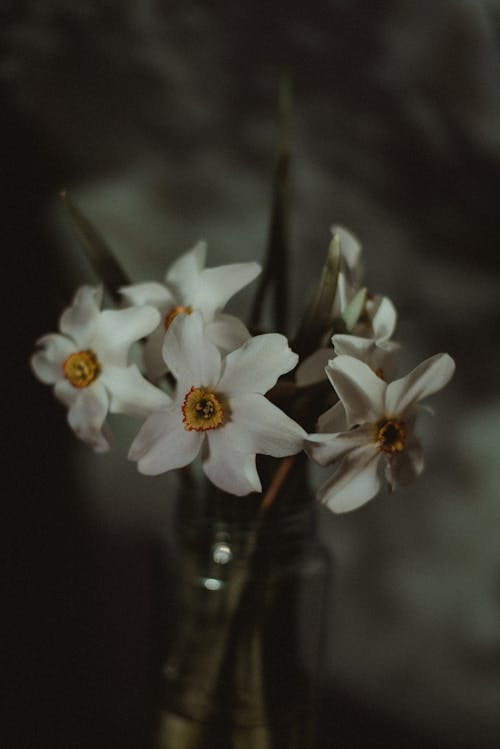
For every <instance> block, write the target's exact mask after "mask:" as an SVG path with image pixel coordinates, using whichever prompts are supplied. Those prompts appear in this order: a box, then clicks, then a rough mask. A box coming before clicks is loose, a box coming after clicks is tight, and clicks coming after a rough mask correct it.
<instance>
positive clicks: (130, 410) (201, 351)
mask: <svg viewBox="0 0 500 749" xmlns="http://www.w3.org/2000/svg"><path fill="white" fill-rule="evenodd" d="M334 231H335V232H336V234H337V235H338V236H339V238H340V242H341V248H342V257H341V265H340V270H339V274H338V282H337V286H336V292H335V298H334V299H332V300H331V301H332V310H334V317H335V318H336V319H338V320H343V319H344V320H346V319H348V315H347V311H348V310H349V309H351V310H352V306H353V304H354V305H356V304H358V303H359V301H360V300H361V304H360V305H358V306H359V314H356V316H355V318H352V315H351V318H349V319H350V325H349V326H346V325H344V329H343V331H344V332H342V333H338V332H335V331H332V332H334V335H333V336H332V338H331V343H332V347H320V348H318V350H317V351H315V352H314V353H313V354H312V355H311V356H310V357H308V358H307V359H306V360H305V361H303V362H301V364H300V366H299V367H298V369H297V371H296V385H295V391H297V390H300V391H302V393H303V392H304V391H306V390H307V389H308V388H310V389H311V391H312V390H314V387H315V386H316V385H317V383H318V382H320V381H321V380H322V379H326V377H328V379H329V380H330V382H331V384H332V386H333V388H334V390H335V393H336V396H337V397H338V401H337V402H336V403H335V404H334V405H333V406H331V407H330V408H329V409H327V410H326V411H325V413H323V414H322V416H320V418H319V420H318V426H317V429H318V432H317V433H314V434H307V433H306V431H305V430H304V428H303V427H302V426H301V425H300V424H299V423H297V421H296V420H294V419H292V418H290V416H288V415H287V414H286V413H285V412H284V411H283V410H281V409H280V408H278V407H277V406H276V405H274V404H273V403H272V402H271V400H269V399H268V398H267V397H266V395H265V394H266V393H267V392H268V391H269V390H271V389H272V388H273V387H274V386H275V385H276V383H277V382H278V380H279V378H280V377H281V376H282V375H285V374H287V373H291V372H292V370H293V369H294V368H295V367H296V366H297V364H298V356H297V354H295V353H294V352H293V351H292V350H291V349H290V347H289V345H288V341H287V339H286V338H285V337H284V336H283V335H280V334H277V333H263V334H261V335H256V336H252V335H251V334H250V332H249V331H248V330H247V328H246V326H245V325H244V324H243V323H242V322H241V320H240V319H239V318H237V317H234V316H232V315H228V314H226V313H224V312H223V309H224V307H225V305H226V303H227V302H228V301H229V299H230V298H231V297H232V296H233V295H234V294H236V293H237V292H238V291H240V290H241V289H242V288H243V287H245V286H247V285H248V284H249V283H250V282H251V281H253V280H254V279H255V278H256V277H257V275H258V274H259V272H260V266H259V265H258V264H257V263H236V264H230V265H225V266H220V267H217V268H205V256H206V246H205V244H204V243H203V242H200V243H198V244H197V245H196V246H195V247H194V248H193V249H192V250H190V251H189V252H187V253H185V254H184V255H183V256H181V257H180V258H179V259H178V260H177V261H176V262H175V263H174V264H173V265H172V266H171V267H170V269H169V270H168V271H167V273H166V276H165V281H164V283H163V284H160V283H157V282H145V283H139V284H134V285H129V286H124V287H122V288H121V289H120V293H121V294H122V297H123V299H124V303H125V304H128V305H130V306H128V307H124V308H123V309H118V310H104V311H101V297H102V290H101V288H100V287H97V288H94V287H90V286H83V287H81V288H80V289H79V290H78V292H77V294H76V296H75V298H74V300H73V303H72V305H71V306H70V307H68V308H67V309H66V310H65V311H64V313H63V314H62V316H61V319H60V324H59V329H60V333H50V334H48V335H45V336H43V337H42V338H40V339H39V340H38V341H37V344H38V350H37V351H36V353H35V354H34V355H33V357H32V359H31V365H32V369H33V371H34V373H35V375H36V376H37V377H38V378H39V379H40V380H41V381H42V382H44V383H46V384H50V385H53V386H54V393H55V395H56V397H57V398H58V399H59V400H60V401H62V402H63V403H64V405H65V406H66V407H67V409H68V422H69V424H70V426H71V428H72V429H73V430H74V432H75V433H76V434H77V436H78V437H80V438H81V439H82V440H84V441H85V442H87V443H88V444H90V445H91V446H92V447H93V448H94V449H95V450H96V451H99V452H104V451H106V450H108V449H109V447H110V430H109V426H108V424H107V422H106V417H107V414H108V412H110V413H118V412H120V413H125V414H129V415H132V416H143V417H145V421H144V423H143V425H142V427H141V428H140V430H139V432H138V434H137V436H136V437H135V439H134V441H133V443H132V445H131V447H130V452H129V458H130V459H131V460H134V461H137V466H138V469H139V471H141V472H142V473H144V474H149V475H157V474H160V473H164V472H166V471H170V470H173V469H176V468H182V467H184V466H187V465H189V464H190V463H191V462H192V461H193V460H195V458H196V457H197V456H198V455H199V454H201V462H202V467H203V471H204V472H205V474H206V476H207V477H208V478H209V479H210V481H211V482H212V483H213V484H215V486H217V487H218V488H220V489H222V490H223V491H226V492H228V493H230V494H234V495H236V496H242V495H246V494H249V493H250V492H260V491H262V485H261V481H260V478H259V475H258V473H257V469H256V462H255V460H256V455H257V454H264V455H269V456H273V457H275V458H282V457H286V456H290V455H296V454H297V453H299V452H301V451H302V450H305V452H306V453H307V455H308V456H309V457H310V458H311V459H312V460H314V461H316V462H317V463H319V464H321V465H329V464H333V465H334V466H335V468H336V470H335V472H334V473H333V475H332V476H331V477H330V478H329V479H328V481H327V482H326V483H325V484H324V486H322V487H321V489H320V491H319V498H320V499H321V500H322V501H324V502H326V503H327V504H328V506H329V507H330V508H331V509H332V510H334V511H336V512H345V511H347V510H351V509H354V508H356V507H359V506H360V505H362V504H364V503H365V502H367V501H368V500H369V499H371V498H372V497H374V496H375V495H376V494H377V492H378V491H379V489H380V486H381V478H380V470H381V469H380V465H381V463H382V462H383V463H385V476H386V478H387V481H388V482H389V484H390V485H391V486H393V487H394V486H396V485H398V484H404V483H407V482H408V481H410V480H412V479H413V478H414V477H416V476H417V475H418V474H419V473H420V472H421V470H422V468H423V458H422V450H421V447H420V445H419V443H418V442H417V440H416V438H415V436H414V434H413V427H414V423H415V418H416V415H417V413H418V410H419V408H422V407H421V406H419V405H418V403H419V401H420V400H422V398H424V397H426V396H428V395H431V394H433V393H435V392H436V391H437V390H439V389H440V388H442V387H443V386H444V385H445V384H446V383H447V382H448V380H449V379H450V378H451V376H452V374H453V370H454V364H453V360H452V359H451V358H450V357H449V356H448V355H447V354H438V355H437V356H434V357H432V358H430V359H428V360H426V361H424V362H423V363H422V364H420V365H419V366H418V367H417V368H416V369H415V370H413V372H411V373H410V374H409V375H407V376H406V377H403V378H401V379H394V376H395V372H396V362H395V356H396V353H397V350H398V345H397V344H396V343H394V342H392V341H391V340H390V338H391V336H392V334H393V332H394V329H395V326H396V311H395V309H394V305H393V304H392V303H391V302H390V301H389V300H388V299H387V298H385V297H377V296H374V297H372V296H371V295H369V294H367V293H366V290H365V289H363V288H362V287H361V286H360V284H361V278H362V268H361V261H360V258H361V248H360V245H359V243H358V242H357V240H356V239H355V238H354V237H353V235H352V234H350V233H349V232H347V231H346V230H345V229H342V228H341V227H334ZM346 327H347V328H348V329H347V332H346ZM139 341H141V343H143V344H144V345H143V360H144V373H141V371H140V370H139V368H138V366H137V365H136V364H131V363H129V349H130V347H131V345H132V344H134V343H136V342H139ZM166 373H169V375H168V379H169V381H170V382H172V381H173V382H174V384H173V386H172V387H171V388H170V390H169V392H166V389H165V388H163V389H162V387H160V385H161V381H165V375H166ZM292 398H293V395H292Z"/></svg>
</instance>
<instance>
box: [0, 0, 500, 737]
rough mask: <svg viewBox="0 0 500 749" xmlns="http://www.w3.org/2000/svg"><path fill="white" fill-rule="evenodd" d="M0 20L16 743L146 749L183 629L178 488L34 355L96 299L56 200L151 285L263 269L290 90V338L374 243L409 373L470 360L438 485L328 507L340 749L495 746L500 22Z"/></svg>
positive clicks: (120, 424)
mask: <svg viewBox="0 0 500 749" xmlns="http://www.w3.org/2000/svg"><path fill="white" fill-rule="evenodd" d="M0 7H1V10H2V24H1V27H0V28H1V31H0V35H1V39H2V48H3V53H2V58H1V67H0V81H1V86H2V98H3V104H2V126H3V128H4V132H3V134H2V135H3V137H2V147H3V151H4V154H3V158H2V163H3V164H4V165H5V168H3V177H4V187H5V196H6V197H5V199H4V201H3V205H2V208H3V209H4V213H5V215H4V218H3V220H2V226H3V228H4V230H5V239H4V242H3V245H4V250H3V257H4V259H5V260H6V261H7V266H6V269H5V271H4V274H5V275H4V279H5V280H4V283H5V284H6V285H7V287H8V288H7V326H6V327H7V331H6V333H7V342H6V343H5V344H4V345H5V347H6V348H5V353H6V354H7V358H8V361H9V367H8V368H7V370H6V372H5V373H6V374H7V375H9V374H10V375H11V376H9V377H8V387H7V390H6V394H7V396H8V397H7V399H6V400H7V409H6V412H7V415H6V424H7V430H6V431H7V434H8V438H7V442H8V447H10V448H11V455H10V457H9V459H8V461H7V464H8V465H7V468H8V469H12V471H11V473H10V474H9V473H8V474H7V475H8V477H9V478H10V479H11V482H10V484H9V486H8V489H7V491H6V492H5V507H4V509H5V522H4V523H3V528H4V529H5V531H6V546H5V549H6V554H5V565H4V569H5V571H6V579H7V584H8V589H7V601H8V606H7V614H6V615H5V617H4V619H5V623H6V625H7V630H6V632H7V635H6V637H4V638H3V639H4V643H5V651H6V652H5V655H6V661H5V663H6V668H5V669H4V671H3V673H4V674H5V675H6V687H7V690H6V694H7V699H6V700H5V701H4V706H5V707H6V714H5V718H6V719H5V720H4V721H3V726H4V727H5V730H6V732H7V738H6V743H4V744H3V745H5V746H6V747H18V746H19V747H21V746H23V747H24V746H29V747H32V746H37V747H42V746H51V747H52V748H54V747H59V746H61V747H89V749H90V748H91V747H92V748H94V747H101V746H102V747H105V746H106V747H109V746H120V747H129V746H130V747H135V748H136V749H137V747H139V746H145V747H146V746H147V745H148V744H147V740H146V738H145V737H146V735H147V730H148V726H149V724H150V721H151V716H152V701H153V694H154V688H153V686H152V683H153V681H154V679H153V677H152V674H153V671H154V665H155V664H156V663H157V656H158V652H159V650H161V645H159V644H158V643H160V642H161V641H164V640H165V637H167V635H168V631H169V630H168V628H169V626H170V625H169V610H170V609H169V600H168V599H169V596H170V595H172V594H171V592H170V591H169V585H168V579H169V574H171V568H172V565H173V564H175V561H173V560H172V558H171V552H170V549H171V541H172V539H171V533H172V530H171V521H172V507H173V500H174V494H175V486H174V485H173V484H172V482H171V480H170V479H169V478H168V477H158V478H155V479H151V478H146V477H141V476H139V475H138V474H137V473H136V469H135V465H132V464H129V463H128V462H127V460H126V453H127V448H128V444H129V442H130V439H131V437H132V436H133V435H134V434H135V432H136V430H137V428H138V426H139V424H138V423H135V424H129V423H128V421H127V420H125V419H120V418H116V419H115V420H114V421H113V426H114V428H115V433H116V448H115V451H114V452H113V454H112V455H110V456H107V457H103V456H95V455H94V454H92V453H91V452H90V451H88V450H87V448H86V447H85V446H83V445H80V444H78V443H77V442H76V440H74V439H73V438H72V436H71V434H70V432H69V431H68V430H67V429H66V426H65V423H64V413H63V411H62V409H61V408H60V407H58V406H57V405H55V404H54V403H53V402H52V396H51V394H50V392H49V390H48V389H47V388H43V387H42V386H41V385H40V384H39V383H37V382H35V380H34V379H33V378H32V377H31V375H30V373H29V371H28V368H27V360H28V357H29V354H30V352H31V350H32V347H33V342H34V340H35V339H36V338H37V337H38V336H39V335H41V334H43V333H45V332H47V331H49V330H54V329H55V327H56V324H57V319H58V316H59V314H60V311H61V309H62V307H63V306H65V305H66V304H67V303H68V302H69V300H70V299H71V296H72V294H73V292H74V289H75V288H76V287H77V286H78V285H80V284H81V283H83V282H95V280H96V279H95V277H94V276H93V274H92V271H91V269H90V267H89V266H88V265H87V263H86V261H85V260H84V258H83V257H82V255H81V252H80V250H79V248H78V246H77V245H76V243H75V241H74V239H73V238H72V237H71V235H70V233H69V231H68V228H67V225H66V223H65V219H64V216H63V214H62V210H61V208H60V206H59V204H58V200H57V192H58V190H59V189H60V188H61V187H67V188H68V189H70V190H71V192H72V194H73V197H74V198H75V199H76V200H77V201H78V202H79V204H80V205H81V207H82V208H83V209H84V210H85V211H86V213H87V214H88V215H89V216H90V217H91V218H92V220H93V221H94V223H95V224H96V225H97V226H98V227H99V229H100V230H101V231H102V233H103V234H104V235H105V236H106V238H107V239H108V241H109V243H110V244H111V246H112V247H113V249H114V251H115V252H116V254H117V256H118V257H119V258H120V260H121V262H122V264H123V265H124V267H125V268H126V269H127V271H128V272H129V273H130V275H131V276H132V277H133V278H134V279H136V280H145V279H148V278H152V277H156V278H159V277H160V275H161V274H162V273H163V272H164V270H165V269H166V267H167V265H168V264H169V263H170V262H171V260H172V259H173V258H175V257H176V256H178V255H179V254H180V253H181V252H184V251H185V250H187V249H188V248H189V247H190V246H191V245H192V244H194V242H195V241H197V240H198V239H199V238H205V239H206V240H207V241H208V246H209V263H210V264H214V265H215V264H219V263H224V262H232V261H238V260H253V259H257V260H259V259H262V257H263V252H264V247H265V242H266V236H267V229H268V219H269V207H270V196H271V175H272V160H273V146H274V139H275V124H276V103H277V91H278V81H279V77H280V74H281V72H282V71H287V72H288V74H289V76H290V79H291V81H292V88H293V118H292V133H291V146H292V157H293V163H292V180H293V183H292V184H293V189H292V201H291V227H290V241H291V251H292V267H291V278H290V286H291V298H292V308H291V314H290V333H292V332H293V328H294V325H293V322H294V321H297V320H298V316H299V314H300V310H301V308H302V304H303V299H304V296H305V295H306V294H307V293H308V291H309V290H310V288H311V286H312V284H313V283H314V281H315V279H316V277H317V274H318V272H319V270H320V266H321V262H322V259H323V257H324V253H325V250H326V247H327V245H328V241H329V236H330V234H329V227H330V225H331V224H332V223H333V222H335V223H342V224H344V225H346V226H348V227H350V228H351V230H352V231H354V232H355V233H356V234H357V235H358V236H359V237H360V239H361V240H362V242H363V246H364V259H365V264H366V268H367V271H366V280H367V283H368V284H369V286H370V288H372V289H373V290H374V291H376V292H382V293H384V294H387V295H388V296H390V297H391V298H392V299H393V301H394V302H395V304H396V306H397V308H398V310H399V324H398V329H397V333H396V338H397V340H399V341H400V342H401V343H402V344H403V345H404V357H403V369H404V370H408V369H410V368H412V367H413V366H415V365H416V364H417V363H418V362H419V361H420V360H421V359H423V358H425V357H427V356H430V355H432V354H434V353H437V352H439V351H448V352H449V353H450V354H451V355H452V356H453V357H454V358H455V360H456V363H457V372H456V375H455V378H454V380H453V381H452V383H451V385H450V386H449V387H448V388H447V390H446V391H444V392H443V393H442V394H441V395H440V396H438V398H436V402H435V404H434V405H435V409H436V415H435V416H434V417H433V418H431V417H429V418H427V419H426V418H425V417H424V418H423V419H422V423H421V425H420V433H421V436H422V439H423V441H424V443H425V448H426V455H427V468H426V471H425V473H424V474H423V476H422V478H421V480H420V481H419V482H418V484H416V485H415V486H413V487H410V488H408V489H406V490H403V491H400V492H397V493H395V494H394V495H392V496H388V495H387V494H381V495H380V496H379V497H378V498H377V499H376V500H375V501H373V502H372V503H370V504H369V505H367V506H366V507H365V508H364V509H361V510H359V511H357V512H355V513H353V514H350V515H346V516H342V517H337V516H335V517H334V516H332V515H330V514H329V513H327V512H325V513H324V514H322V528H321V532H322V534H323V535H324V538H325V540H326V542H327V543H328V545H329V546H330V548H331V549H332V550H333V552H334V553H335V556H336V559H337V569H338V574H337V580H336V584H335V586H334V589H332V591H331V610H332V626H331V636H330V638H329V639H330V641H329V648H328V658H329V660H328V666H329V674H330V678H329V681H328V684H327V685H325V695H326V702H327V704H328V705H329V711H326V712H327V715H326V717H325V731H324V736H325V743H324V747H325V749H328V747H346V748H347V747H357V746H361V745H363V746H365V747H371V746H374V747H375V746H379V745H381V744H382V743H384V744H385V745H386V746H387V745H392V743H394V744H397V745H398V746H400V747H406V746H418V747H438V746H439V747H470V748H471V749H472V748H473V749H476V748H479V749H482V748H483V747H484V748H485V749H486V748H490V747H491V748H492V747H497V746H499V745H500V480H499V479H500V472H499V459H498V447H499V445H500V395H499V392H498V373H499V370H500V367H499V365H500V354H499V348H500V347H499V343H500V341H499V335H498V330H499V324H500V305H499V294H500V285H499V282H500V261H499V252H498V248H499V234H500V232H499V228H498V205H499V203H498V201H499V197H500V191H499V178H500V4H499V3H498V2H497V1H496V0H441V2H439V3H436V2H430V0H420V1H419V2H412V1H411V0H399V1H396V0H394V1H393V2H389V0H383V1H381V2H374V3H371V2H361V0H352V1H351V2H348V0H331V1H330V2H321V3H320V2H308V3H305V4H303V5H301V6H297V7H296V6H294V5H293V4H286V5H285V4H279V3H277V2H271V3H269V4H267V5H266V6H262V7H258V6H255V5H254V4H253V3H251V2H249V0H240V2H238V3H233V2H222V1H221V0H219V1H216V2H213V3H211V4H210V5H209V4H202V3H196V2H191V1H190V0H187V1H185V2H183V3H179V2H171V3H167V2H163V3H162V2H155V1H154V0H141V2H139V3H134V2H130V1H129V0H124V1H123V2H117V1H115V0H103V1H102V2H89V0H83V2H81V3H78V4H73V3H70V2H64V1H63V0H53V1H52V2H51V1H50V0H46V1H45V2H44V1H43V0H38V1H36V0H30V1H27V2H22V1H18V2H15V3H14V2H12V3H9V2H3V3H2V4H1V6H0ZM11 263H12V265H11ZM249 299H250V295H249V294H248V293H246V294H245V293H243V294H242V295H241V296H240V297H239V298H238V299H237V300H236V304H233V305H232V309H233V311H234V310H237V311H238V312H241V311H242V310H245V309H247V307H248V303H249ZM12 362H14V364H15V367H14V370H12V367H11V364H12ZM12 372H14V376H12ZM320 478H321V477H320ZM318 480H319V479H318ZM169 570H170V572H169ZM328 716H329V717H328ZM68 736H69V737H70V738H69V739H68Z"/></svg>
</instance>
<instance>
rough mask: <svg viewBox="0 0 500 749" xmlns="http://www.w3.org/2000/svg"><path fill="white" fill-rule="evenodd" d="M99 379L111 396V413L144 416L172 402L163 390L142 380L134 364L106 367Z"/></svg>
mask: <svg viewBox="0 0 500 749" xmlns="http://www.w3.org/2000/svg"><path fill="white" fill-rule="evenodd" d="M100 379H101V381H102V382H103V383H104V384H105V385H106V387H107V389H108V390H109V393H110V396H111V399H110V405H109V410H110V411H111V413H125V414H128V415H129V416H146V415H147V414H149V413H151V412H152V411H159V410H160V409H162V408H165V407H166V406H168V405H169V404H170V403H171V402H172V400H171V398H170V397H169V396H168V395H167V394H166V393H165V392H163V390H160V388H157V387H155V386H154V385H152V384H151V383H150V382H148V381H147V380H146V379H144V377H143V376H142V375H141V373H140V372H139V369H138V367H137V365H136V364H131V365H130V366H129V367H106V369H105V370H104V371H103V372H102V374H101V378H100Z"/></svg>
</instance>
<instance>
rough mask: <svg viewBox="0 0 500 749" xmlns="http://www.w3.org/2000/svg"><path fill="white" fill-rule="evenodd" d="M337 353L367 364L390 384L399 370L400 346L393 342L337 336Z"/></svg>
mask: <svg viewBox="0 0 500 749" xmlns="http://www.w3.org/2000/svg"><path fill="white" fill-rule="evenodd" d="M332 344H333V347H334V349H335V353H336V354H337V355H338V356H339V355H341V354H345V355H347V356H353V357H354V358H355V359H359V360H360V361H363V362H364V363H365V364H367V365H368V366H369V367H370V369H372V370H373V371H374V372H375V373H377V374H380V372H381V376H382V377H383V379H384V380H385V381H386V382H390V381H391V380H392V379H393V376H394V375H395V372H396V369H397V361H396V355H397V352H398V351H399V348H400V347H399V344H397V343H395V342H393V341H383V342H378V341H375V340H373V339H371V338H361V337H360V336H354V335H346V334H337V335H334V336H333V338H332Z"/></svg>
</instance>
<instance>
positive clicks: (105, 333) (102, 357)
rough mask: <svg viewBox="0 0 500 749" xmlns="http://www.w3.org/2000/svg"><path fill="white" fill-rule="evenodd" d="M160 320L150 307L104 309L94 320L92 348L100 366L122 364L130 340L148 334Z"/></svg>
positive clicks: (125, 357) (124, 364)
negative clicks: (95, 324) (94, 329)
mask: <svg viewBox="0 0 500 749" xmlns="http://www.w3.org/2000/svg"><path fill="white" fill-rule="evenodd" d="M159 322H160V313H159V312H158V310H157V309H155V308H154V307H148V306H144V307H127V309H119V310H105V311H104V312H101V314H100V315H99V318H98V320H97V326H96V331H95V338H94V340H93V341H92V348H93V349H94V350H95V352H96V354H97V357H98V359H99V361H100V362H101V364H103V365H104V366H107V365H112V366H117V367H125V366H126V365H127V358H128V350H129V348H130V346H131V345H132V343H135V342H136V341H139V340H140V339H141V338H144V337H145V336H147V335H149V334H150V333H151V332H152V331H153V330H154V329H155V328H156V326H157V325H158V323H159Z"/></svg>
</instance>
